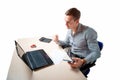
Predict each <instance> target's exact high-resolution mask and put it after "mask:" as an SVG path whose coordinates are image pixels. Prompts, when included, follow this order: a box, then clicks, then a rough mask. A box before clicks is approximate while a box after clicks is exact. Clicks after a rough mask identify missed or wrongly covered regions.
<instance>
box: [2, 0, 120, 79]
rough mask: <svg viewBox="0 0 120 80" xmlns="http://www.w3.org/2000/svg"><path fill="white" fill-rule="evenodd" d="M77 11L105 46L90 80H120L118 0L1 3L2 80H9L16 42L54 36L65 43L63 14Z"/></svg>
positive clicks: (14, 1)
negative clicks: (17, 40)
mask: <svg viewBox="0 0 120 80" xmlns="http://www.w3.org/2000/svg"><path fill="white" fill-rule="evenodd" d="M71 7H77V8H78V9H80V10H81V13H82V17H81V19H80V22H81V23H83V24H85V25H88V26H90V27H93V28H94V29H95V30H96V31H97V32H98V40H100V41H102V42H103V43H104V48H103V50H102V52H101V58H99V59H98V61H97V65H96V66H95V67H93V68H92V69H91V72H90V74H89V75H88V80H120V79H119V75H118V74H119V73H118V72H119V71H120V69H119V67H120V65H119V59H120V58H119V54H120V51H119V50H120V49H119V45H120V38H119V34H120V31H119V27H120V24H119V21H120V11H119V3H118V0H99V1H96V0H84V1H83V0H71V1H70V0H66V1H65V0H60V1H57V0H44V1H39V0H38V1H29V0H20V1H18V0H17V1H16V0H1V1H0V36H1V38H0V64H1V65H0V79H1V80H6V77H7V73H8V69H9V65H10V62H11V58H12V54H13V51H14V48H15V46H14V40H16V39H18V38H26V37H36V36H40V35H47V36H51V35H52V36H53V35H54V34H59V36H60V39H64V36H65V33H66V27H65V23H64V12H65V11H66V10H67V9H69V8H71Z"/></svg>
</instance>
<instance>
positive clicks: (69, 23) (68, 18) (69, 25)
mask: <svg viewBox="0 0 120 80" xmlns="http://www.w3.org/2000/svg"><path fill="white" fill-rule="evenodd" d="M77 23H78V21H77V20H74V19H73V17H72V16H69V15H66V16H65V24H66V26H67V28H68V29H73V28H75V27H76V25H77Z"/></svg>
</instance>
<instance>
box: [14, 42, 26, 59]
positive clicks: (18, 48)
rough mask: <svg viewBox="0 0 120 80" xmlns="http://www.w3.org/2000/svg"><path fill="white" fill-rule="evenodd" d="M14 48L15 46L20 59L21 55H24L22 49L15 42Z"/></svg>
mask: <svg viewBox="0 0 120 80" xmlns="http://www.w3.org/2000/svg"><path fill="white" fill-rule="evenodd" d="M15 46H16V51H17V54H18V56H19V57H20V58H22V56H23V54H24V53H25V52H24V50H23V49H22V47H21V46H20V45H19V44H18V42H17V41H15Z"/></svg>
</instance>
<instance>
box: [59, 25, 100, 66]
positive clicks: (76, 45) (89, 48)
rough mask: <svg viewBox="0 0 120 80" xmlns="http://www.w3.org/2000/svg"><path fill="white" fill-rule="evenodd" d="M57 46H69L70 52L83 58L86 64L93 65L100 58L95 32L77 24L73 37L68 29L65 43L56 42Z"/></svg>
mask: <svg viewBox="0 0 120 80" xmlns="http://www.w3.org/2000/svg"><path fill="white" fill-rule="evenodd" d="M58 44H59V45H70V46H71V52H72V53H73V54H76V55H78V56H79V57H84V59H85V60H86V61H87V62H86V64H87V63H93V62H94V61H95V60H96V59H97V58H99V57H100V55H101V53H100V49H99V46H98V42H97V32H96V31H95V30H94V29H92V28H90V27H88V26H85V25H82V24H79V25H78V29H77V32H76V33H75V34H74V35H73V34H72V30H71V29H69V30H68V32H67V35H66V39H65V41H61V40H59V41H58Z"/></svg>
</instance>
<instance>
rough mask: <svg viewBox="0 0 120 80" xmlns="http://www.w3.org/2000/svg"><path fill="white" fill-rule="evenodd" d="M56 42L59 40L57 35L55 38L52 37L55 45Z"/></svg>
mask: <svg viewBox="0 0 120 80" xmlns="http://www.w3.org/2000/svg"><path fill="white" fill-rule="evenodd" d="M58 40H59V37H58V35H55V36H54V37H53V41H54V42H55V43H58Z"/></svg>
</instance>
